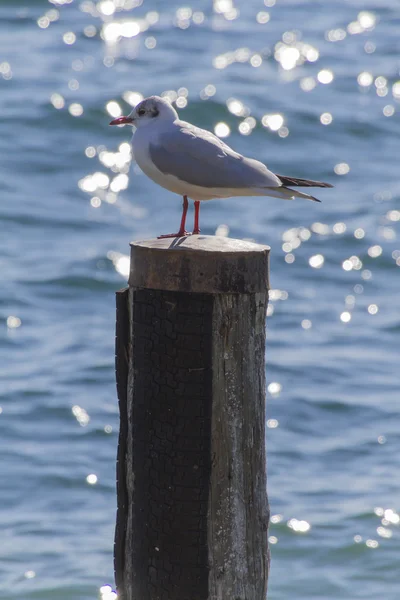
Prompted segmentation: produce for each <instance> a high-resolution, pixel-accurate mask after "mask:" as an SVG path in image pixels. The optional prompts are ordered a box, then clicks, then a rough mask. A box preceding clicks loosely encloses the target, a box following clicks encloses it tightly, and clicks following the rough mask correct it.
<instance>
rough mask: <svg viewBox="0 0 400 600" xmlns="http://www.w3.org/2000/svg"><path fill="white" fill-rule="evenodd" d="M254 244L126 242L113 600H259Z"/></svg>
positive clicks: (263, 305) (259, 415) (260, 341)
mask: <svg viewBox="0 0 400 600" xmlns="http://www.w3.org/2000/svg"><path fill="white" fill-rule="evenodd" d="M268 253H269V248H268V247H267V246H260V245H258V244H253V243H250V242H244V241H241V240H232V239H228V238H221V237H213V236H203V235H200V236H192V237H187V238H181V239H177V240H170V239H169V240H168V239H163V240H149V241H145V242H137V243H133V244H131V269H130V279H129V289H127V290H123V291H122V292H120V293H118V295H117V334H116V368H117V388H118V398H119V404H120V417H121V428H120V438H119V447H118V463H117V496H118V510H117V526H116V535H115V575H116V584H117V591H118V597H119V599H120V600H265V598H266V590H267V579H268V568H269V554H268V540H267V529H268V522H269V509H268V499H267V492H266V462H265V359H264V354H265V317H266V309H267V299H268V292H267V288H268Z"/></svg>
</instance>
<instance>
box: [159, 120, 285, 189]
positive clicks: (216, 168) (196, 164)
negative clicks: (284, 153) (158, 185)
mask: <svg viewBox="0 0 400 600" xmlns="http://www.w3.org/2000/svg"><path fill="white" fill-rule="evenodd" d="M149 152H150V157H151V160H152V161H153V163H154V164H155V166H156V167H157V169H158V170H159V171H161V172H162V173H164V174H169V175H174V176H175V177H177V178H178V179H180V180H181V181H185V182H186V183H189V184H191V185H198V186H201V187H206V188H252V187H255V188H259V187H280V186H281V185H282V184H281V181H280V180H279V179H278V177H276V175H274V174H273V173H271V171H269V170H268V169H267V167H266V166H265V165H263V164H262V163H261V162H259V161H258V160H254V159H252V158H246V157H244V156H242V155H241V154H238V153H237V152H234V150H232V149H231V148H230V147H229V146H227V145H226V144H224V142H222V141H221V140H220V139H219V138H217V137H216V136H215V135H213V134H212V133H210V132H209V131H206V130H204V129H200V128H199V127H194V126H193V125H190V124H189V123H185V122H183V121H180V122H179V121H178V122H177V123H176V127H174V129H173V130H172V131H168V132H165V133H162V134H161V135H160V137H159V139H158V141H157V143H152V144H150V147H149Z"/></svg>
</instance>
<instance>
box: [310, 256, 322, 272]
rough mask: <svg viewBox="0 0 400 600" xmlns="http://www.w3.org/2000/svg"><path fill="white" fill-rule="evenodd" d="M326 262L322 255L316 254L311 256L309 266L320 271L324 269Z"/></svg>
mask: <svg viewBox="0 0 400 600" xmlns="http://www.w3.org/2000/svg"><path fill="white" fill-rule="evenodd" d="M324 262H325V258H324V257H323V255H322V254H315V255H314V256H311V257H310V258H309V260H308V264H309V265H310V267H313V268H314V269H320V268H321V267H323V265H324Z"/></svg>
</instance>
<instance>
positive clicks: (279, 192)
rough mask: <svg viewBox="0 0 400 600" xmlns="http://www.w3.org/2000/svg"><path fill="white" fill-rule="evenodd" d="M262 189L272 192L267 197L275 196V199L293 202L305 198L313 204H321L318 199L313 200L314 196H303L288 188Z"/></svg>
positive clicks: (297, 191)
mask: <svg viewBox="0 0 400 600" xmlns="http://www.w3.org/2000/svg"><path fill="white" fill-rule="evenodd" d="M264 189H269V190H273V191H274V192H275V193H273V194H268V195H271V196H275V197H277V198H282V199H283V200H294V199H295V198H305V199H306V200H312V201H313V202H321V200H318V198H315V196H311V195H310V194H305V193H304V192H300V191H299V190H292V189H291V188H288V187H286V186H284V185H282V186H281V187H275V188H264Z"/></svg>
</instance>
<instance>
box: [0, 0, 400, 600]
mask: <svg viewBox="0 0 400 600" xmlns="http://www.w3.org/2000/svg"><path fill="white" fill-rule="evenodd" d="M96 6H97V9H96ZM116 8H117V9H118V10H117V11H116V12H113V11H114V10H115V9H116ZM123 21H128V24H125V26H124V27H123V28H121V23H122V22H123ZM118 24H119V25H118ZM399 27H400V6H399V2H398V0H379V1H378V0H375V1H374V2H372V1H371V0H364V1H358V0H336V1H335V2H326V1H325V0H324V1H322V0H318V1H313V2H311V1H307V0H276V3H274V1H273V0H266V1H265V3H264V4H263V2H262V1H261V0H257V1H256V0H251V1H248V2H247V1H246V2H244V1H239V0H237V1H236V2H231V0H215V1H214V4H212V3H211V2H209V1H207V2H206V1H205V0H203V1H198V2H192V3H189V2H188V3H186V4H184V5H182V4H181V3H179V2H174V1H172V2H165V1H162V0H153V1H150V0H144V2H143V3H141V2H140V0H105V1H103V2H99V3H97V4H96V3H94V2H91V1H88V0H84V1H83V2H78V1H77V0H75V1H71V0H69V1H66V0H63V1H61V0H52V1H51V2H46V1H45V0H25V2H17V1H15V0H0V158H1V160H0V181H1V203H0V217H1V218H0V227H1V235H0V264H1V275H2V285H1V289H0V311H1V312H0V322H1V338H0V370H1V380H2V385H1V389H0V407H1V409H0V411H1V413H0V452H1V461H0V475H1V485H0V505H1V511H0V529H1V532H2V535H1V544H0V598H4V599H5V598H7V599H16V598H18V599H19V600H33V599H39V598H40V599H45V598H46V599H52V600H53V599H56V598H57V600H62V599H65V600H71V599H79V600H89V599H90V600H93V599H96V598H103V599H106V598H109V597H111V595H110V594H107V589H108V590H109V589H110V588H107V589H103V591H102V592H101V591H100V588H101V587H102V586H104V585H105V584H107V583H110V584H111V585H112V583H113V567H112V547H113V530H114V522H115V504H116V503H115V456H116V445H117V433H118V411H117V401H116V392H115V385H114V293H115V291H116V290H117V289H119V288H121V287H123V286H124V285H125V275H126V271H127V266H128V262H127V258H126V257H127V255H128V251H129V241H130V240H132V239H143V238H147V237H154V236H155V235H157V234H159V233H166V232H168V231H173V230H174V229H175V228H176V227H177V225H178V223H179V218H180V200H179V199H178V198H177V197H175V196H174V195H173V194H170V193H169V192H167V191H166V190H163V189H160V188H158V187H157V186H156V185H155V184H154V183H152V182H151V181H149V180H148V179H147V178H146V177H145V176H144V175H143V174H141V173H140V172H139V171H138V169H137V168H135V167H134V166H132V167H131V168H130V170H129V166H130V155H129V151H128V149H127V148H128V147H127V145H126V142H127V141H128V139H129V131H128V130H127V128H125V129H123V128H121V129H116V128H109V126H108V122H109V121H110V118H111V115H113V116H117V115H118V114H119V110H121V111H122V112H126V111H128V110H129V109H130V108H129V104H127V102H126V101H125V100H124V98H125V99H126V98H128V99H130V101H131V103H134V102H135V101H137V100H138V98H140V97H141V96H147V95H150V94H154V93H157V94H161V93H168V94H169V95H170V97H171V99H173V100H174V101H176V103H177V105H178V106H179V107H180V108H179V111H180V114H181V116H182V117H183V118H184V119H186V120H189V121H193V122H195V123H196V124H198V125H200V126H203V127H206V128H209V129H214V128H216V129H215V130H216V131H217V132H219V133H221V135H225V134H227V133H229V135H228V136H227V137H225V138H224V140H225V141H226V142H227V143H229V144H231V145H233V146H234V148H235V149H237V150H239V151H240V152H243V153H246V154H248V155H251V156H254V157H257V158H259V159H260V160H263V161H265V162H266V163H267V164H268V166H269V167H270V168H271V169H272V170H274V171H276V172H278V173H281V174H285V175H292V176H298V177H310V178H314V179H321V180H327V181H330V182H332V183H333V184H334V185H335V188H334V189H333V190H320V191H319V193H318V194H317V195H318V196H319V197H320V198H321V200H322V201H323V202H322V204H319V205H317V204H314V203H311V202H306V201H301V200H298V201H296V202H282V201H280V200H277V199H271V198H247V199H241V198H236V199H232V200H224V201H214V202H209V203H207V204H206V205H205V206H204V207H203V209H202V215H201V217H202V221H201V223H202V231H203V233H206V234H213V233H215V232H216V231H218V233H220V234H222V233H225V234H226V233H227V232H228V231H229V235H230V236H232V237H237V238H249V239H254V240H256V241H258V242H260V243H268V244H270V245H271V247H272V257H271V281H272V288H273V292H272V294H271V296H272V299H271V302H270V308H269V317H268V346H267V382H268V386H269V388H268V389H269V392H268V430H267V433H268V474H269V496H270V502H271V509H272V514H273V523H272V524H271V528H270V534H269V535H270V541H271V549H272V567H271V575H270V582H269V599H270V600H287V599H289V598H293V599H294V598H295V599H296V600H309V599H310V598H313V599H326V600H337V599H338V598H340V599H341V600H354V599H356V598H362V599H363V600H366V599H373V600H380V599H382V598H384V599H385V600H397V599H398V598H399V597H400V585H399V574H400V569H399V552H400V531H399V520H400V517H399V512H398V511H400V484H399V472H400V433H399V412H400V410H399V396H400V392H399V382H400V381H399V349H398V347H399V334H400V313H399V308H398V305H399V293H400V283H399V281H400V280H399V277H400V258H399V257H400V239H399V236H400V206H399V198H400V179H399V139H400V119H399V115H400V105H399V100H400V83H397V84H396V82H398V81H399V80H400V72H399V69H400V43H399V39H400V38H399V34H398V32H399ZM122 34H123V35H126V36H130V37H121V35H122ZM128 92H130V94H129V93H128ZM110 102H114V104H109V103H110ZM115 103H117V104H115ZM271 115H272V116H271ZM262 123H264V125H263V124H262ZM121 144H123V145H122V146H121ZM96 173H97V175H95V176H94V177H93V175H94V174H96ZM127 175H128V177H127ZM116 178H117V179H116ZM128 178H129V180H128ZM99 186H100V187H99ZM126 186H128V187H127V188H126ZM191 218H192V214H190V215H189V220H191ZM189 222H190V221H189ZM221 225H226V227H225V228H224V227H221Z"/></svg>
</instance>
